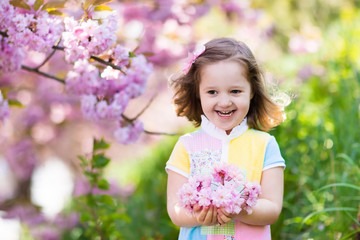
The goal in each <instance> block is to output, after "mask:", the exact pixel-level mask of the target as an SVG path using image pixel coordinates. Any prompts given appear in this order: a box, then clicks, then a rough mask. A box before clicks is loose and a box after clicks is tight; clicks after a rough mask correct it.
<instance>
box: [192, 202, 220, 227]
mask: <svg viewBox="0 0 360 240" xmlns="http://www.w3.org/2000/svg"><path fill="white" fill-rule="evenodd" d="M193 210H194V215H195V218H196V220H197V221H198V223H200V224H201V225H205V226H212V225H215V224H217V223H218V222H217V211H216V207H215V206H209V207H200V206H199V205H195V206H194V208H193Z"/></svg>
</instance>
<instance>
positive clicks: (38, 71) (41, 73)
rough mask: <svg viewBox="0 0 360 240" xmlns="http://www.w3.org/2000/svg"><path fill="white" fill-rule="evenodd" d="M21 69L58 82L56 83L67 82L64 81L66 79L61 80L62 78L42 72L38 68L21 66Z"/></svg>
mask: <svg viewBox="0 0 360 240" xmlns="http://www.w3.org/2000/svg"><path fill="white" fill-rule="evenodd" d="M21 68H22V69H24V70H26V71H29V72H34V73H37V74H39V75H41V76H43V77H47V78H50V79H54V80H56V81H58V82H60V83H63V84H65V80H64V79H61V78H58V77H56V76H54V75H50V74H48V73H45V72H42V71H40V70H39V69H38V68H37V67H36V68H31V67H28V66H26V65H21Z"/></svg>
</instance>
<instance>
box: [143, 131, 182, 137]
mask: <svg viewBox="0 0 360 240" xmlns="http://www.w3.org/2000/svg"><path fill="white" fill-rule="evenodd" d="M144 133H146V134H151V135H165V136H179V135H180V134H177V133H165V132H152V131H148V130H144Z"/></svg>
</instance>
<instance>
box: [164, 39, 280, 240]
mask: <svg viewBox="0 0 360 240" xmlns="http://www.w3.org/2000/svg"><path fill="white" fill-rule="evenodd" d="M190 61H191V62H190V63H189V64H188V65H187V68H186V69H185V74H183V75H182V76H180V77H178V78H177V79H174V80H173V82H172V86H173V87H174V90H175V97H174V103H175V105H176V107H177V110H176V111H177V114H178V115H179V116H186V117H187V118H188V119H189V120H190V121H193V122H194V123H195V125H196V126H201V128H200V129H199V130H197V131H195V132H193V133H189V134H186V135H184V136H181V137H180V138H179V140H178V142H177V143H176V145H175V147H174V149H173V152H172V154H171V156H170V159H169V161H168V162H167V164H166V170H167V172H168V186H167V210H168V213H169V216H170V218H171V220H172V222H173V223H174V224H175V225H177V226H179V227H181V229H180V235H179V239H181V240H183V239H184V240H185V239H186V240H198V239H199V240H210V239H213V240H215V239H216V240H217V239H222V240H224V239H226V240H227V239H236V240H238V239H241V240H244V239H245V240H246V239H248V240H260V239H271V233H270V224H273V223H275V222H276V220H277V218H278V217H279V214H280V212H281V208H282V199H283V170H284V168H285V161H284V159H283V158H282V156H281V153H280V150H279V146H278V144H277V142H276V140H275V138H274V137H273V136H271V135H269V134H268V133H266V131H269V130H270V129H271V128H272V127H275V126H277V125H278V124H280V123H281V122H282V121H283V110H282V107H281V106H279V105H277V104H275V103H274V102H273V101H272V100H271V99H270V97H269V95H268V94H267V93H266V92H265V88H264V84H263V78H262V74H261V72H260V69H259V67H258V65H257V63H256V60H255V58H254V56H253V54H252V53H251V51H250V50H249V48H248V47H247V46H246V45H245V44H244V43H242V42H238V41H235V40H234V39H229V38H220V39H214V40H212V41H210V42H208V43H206V44H205V48H204V49H203V50H202V51H201V52H198V53H195V54H194V55H193V57H192V58H191V59H190ZM219 162H227V163H229V164H235V165H237V166H238V167H239V168H240V169H242V170H243V171H244V172H245V173H246V178H247V180H248V181H257V182H258V183H260V185H261V192H262V194H261V195H260V198H259V199H258V201H257V204H256V205H255V206H254V207H253V208H252V210H253V212H252V214H247V213H246V211H241V212H240V213H239V214H238V215H233V214H229V213H227V212H226V211H225V209H223V208H219V209H218V208H216V207H214V206H210V207H199V206H197V205H195V206H194V209H193V210H194V214H193V215H192V216H191V215H189V214H188V213H187V211H186V210H185V209H183V208H182V207H180V204H179V198H178V196H177V192H178V190H179V189H180V188H181V187H182V185H183V184H184V183H186V182H187V181H188V178H189V177H190V176H194V175H203V174H209V168H210V166H212V165H214V164H216V163H219Z"/></svg>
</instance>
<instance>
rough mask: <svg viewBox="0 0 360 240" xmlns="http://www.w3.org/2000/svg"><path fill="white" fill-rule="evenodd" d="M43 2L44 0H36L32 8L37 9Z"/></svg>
mask: <svg viewBox="0 0 360 240" xmlns="http://www.w3.org/2000/svg"><path fill="white" fill-rule="evenodd" d="M43 4H44V0H36V1H35V3H34V10H35V11H37V10H39V8H40V7H41V6H42V5H43Z"/></svg>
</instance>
